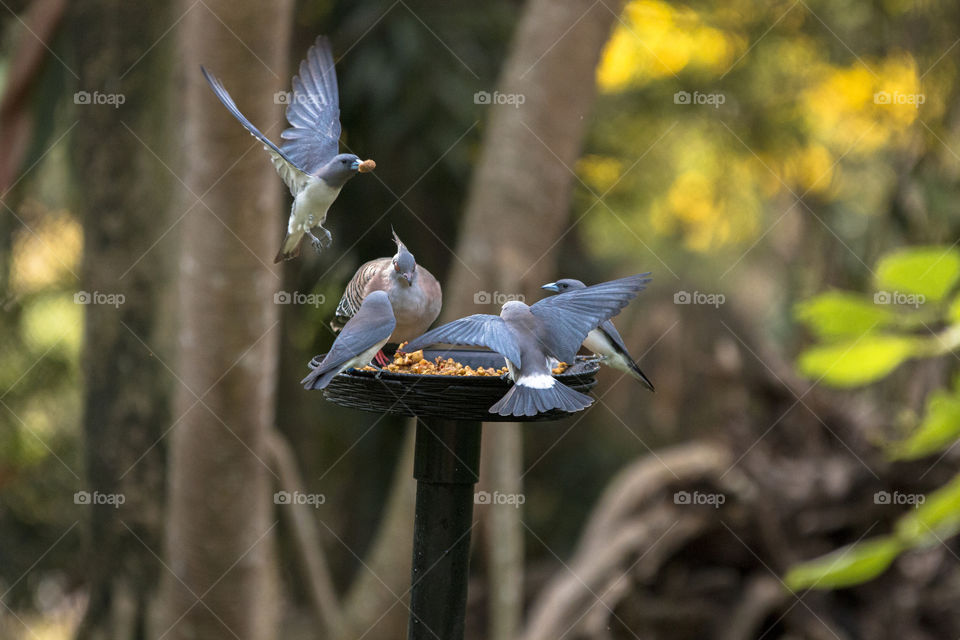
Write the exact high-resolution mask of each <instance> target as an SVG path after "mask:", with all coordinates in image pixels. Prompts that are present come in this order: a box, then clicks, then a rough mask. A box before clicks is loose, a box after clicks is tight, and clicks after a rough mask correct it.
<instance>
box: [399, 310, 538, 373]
mask: <svg viewBox="0 0 960 640" xmlns="http://www.w3.org/2000/svg"><path fill="white" fill-rule="evenodd" d="M438 343H443V344H460V345H470V346H474V347H488V348H490V349H493V350H494V351H496V352H497V353H499V354H500V355H502V356H503V357H505V358H506V359H507V360H509V361H510V362H512V363H513V364H515V365H516V366H518V367H519V366H521V364H520V347H519V345H518V344H517V341H516V339H515V338H514V336H513V332H512V331H511V330H510V328H509V327H508V326H507V323H505V322H504V321H503V319H502V318H500V316H491V315H487V314H485V313H477V314H474V315H472V316H467V317H466V318H460V319H459V320H454V321H453V322H448V323H447V324H445V325H442V326H439V327H437V328H436V329H431V330H430V331H427V332H426V333H425V334H423V335H422V336H420V337H419V338H416V339H415V340H411V341H410V342H409V343H408V344H407V346H405V347H404V351H407V352H411V351H416V350H418V349H423V348H424V347H427V346H430V345H431V344H438Z"/></svg>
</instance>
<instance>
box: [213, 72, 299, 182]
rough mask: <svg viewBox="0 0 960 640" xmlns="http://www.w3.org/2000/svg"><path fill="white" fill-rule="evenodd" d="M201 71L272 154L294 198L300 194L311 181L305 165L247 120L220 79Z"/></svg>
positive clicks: (234, 113)
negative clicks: (305, 170) (304, 168)
mask: <svg viewBox="0 0 960 640" xmlns="http://www.w3.org/2000/svg"><path fill="white" fill-rule="evenodd" d="M200 71H202V72H203V77H204V78H206V79H207V84H209V85H210V88H211V89H213V93H214V95H216V96H217V98H219V99H220V102H222V103H223V106H225V107H226V108H227V111H229V112H230V113H231V114H232V115H233V117H234V118H236V119H237V120H239V121H240V124H242V125H243V126H244V128H245V129H246V130H247V131H249V132H250V135H252V136H253V137H254V138H256V139H257V140H259V141H260V142H262V143H263V148H264V149H266V150H267V153H269V154H270V160H271V162H273V166H274V167H276V169H277V173H279V174H280V177H281V178H282V179H283V181H284V183H285V184H286V185H287V187H288V188H289V189H290V193H291V194H293V195H294V196H296V195H297V194H298V193H300V191H301V190H302V189H303V187H304V186H306V183H307V181H308V180H309V176H308V175H307V174H306V173H305V172H304V170H303V165H300V164H298V163H297V162H296V161H295V160H294V159H293V158H291V157H290V155H289V154H287V153H285V152H284V151H282V150H281V149H280V148H279V147H278V146H277V145H275V144H273V142H272V141H271V140H270V138H268V137H267V136H265V135H264V134H263V132H261V131H260V129H257V128H256V127H255V126H254V125H253V123H252V122H250V121H249V120H247V117H246V116H245V115H243V114H242V113H240V109H239V108H238V107H237V103H236V102H234V101H233V98H232V97H231V96H230V93H229V92H228V91H227V89H226V87H224V86H223V82H221V81H220V79H219V78H217V77H216V76H214V75H213V74H212V73H210V72H209V71H207V70H206V69H205V68H204V67H202V66H201V67H200Z"/></svg>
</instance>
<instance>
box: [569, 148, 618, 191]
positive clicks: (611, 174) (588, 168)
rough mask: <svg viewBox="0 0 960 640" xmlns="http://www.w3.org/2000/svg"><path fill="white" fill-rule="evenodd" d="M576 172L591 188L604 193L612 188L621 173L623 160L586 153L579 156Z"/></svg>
mask: <svg viewBox="0 0 960 640" xmlns="http://www.w3.org/2000/svg"><path fill="white" fill-rule="evenodd" d="M577 173H578V174H579V175H580V178H581V179H582V180H583V181H584V182H586V183H587V184H588V185H589V186H590V188H591V189H593V190H594V191H596V192H598V193H601V194H602V193H605V192H606V191H608V190H609V189H610V188H612V187H613V186H614V185H615V184H617V181H618V180H620V176H621V175H622V174H623V162H621V161H620V160H619V159H617V158H611V157H606V156H597V155H588V156H584V157H582V158H580V161H579V162H578V163H577Z"/></svg>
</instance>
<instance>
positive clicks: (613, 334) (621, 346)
mask: <svg viewBox="0 0 960 640" xmlns="http://www.w3.org/2000/svg"><path fill="white" fill-rule="evenodd" d="M597 329H599V330H600V331H602V332H604V333H605V334H606V335H607V337H608V338H609V339H610V344H612V345H613V346H614V347H616V348H617V349H618V350H620V351H621V352H623V353H625V354H626V355H627V356H628V357H629V355H630V352H629V351H627V345H626V344H625V343H624V341H623V338H622V337H621V336H620V332H619V331H617V328H616V327H615V326H613V321H611V320H604V321H603V322H601V323H600V326H598V327H597Z"/></svg>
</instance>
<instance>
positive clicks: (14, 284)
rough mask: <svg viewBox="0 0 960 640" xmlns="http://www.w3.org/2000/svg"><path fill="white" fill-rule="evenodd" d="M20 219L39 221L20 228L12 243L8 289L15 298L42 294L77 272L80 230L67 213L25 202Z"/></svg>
mask: <svg viewBox="0 0 960 640" xmlns="http://www.w3.org/2000/svg"><path fill="white" fill-rule="evenodd" d="M18 215H19V216H20V218H21V219H23V220H28V219H29V220H39V222H36V223H35V224H32V225H31V226H30V228H29V229H28V228H27V227H25V226H21V227H20V230H19V232H18V233H17V234H16V235H15V237H14V241H13V260H12V265H13V267H12V271H11V273H10V289H11V292H12V293H13V294H14V295H22V294H25V293H32V292H36V291H41V290H43V289H45V288H47V287H49V286H51V285H53V284H55V283H58V282H62V281H63V280H64V279H66V278H71V279H72V278H73V274H74V273H78V272H79V269H80V256H81V253H82V250H83V228H82V227H81V225H80V223H79V222H77V220H76V219H74V218H73V216H71V215H70V213H69V212H67V211H66V210H62V209H61V210H57V211H50V210H45V209H44V208H43V205H41V204H40V203H38V202H36V201H27V202H26V203H25V204H24V205H23V209H22V210H21V213H20V214H18Z"/></svg>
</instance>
